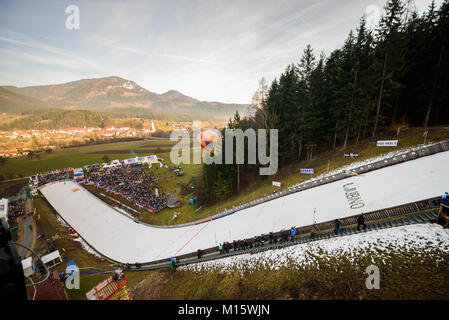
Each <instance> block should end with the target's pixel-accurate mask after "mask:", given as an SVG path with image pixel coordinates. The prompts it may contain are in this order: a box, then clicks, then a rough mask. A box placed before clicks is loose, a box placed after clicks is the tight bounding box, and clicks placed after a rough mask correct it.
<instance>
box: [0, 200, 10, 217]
mask: <svg viewBox="0 0 449 320" xmlns="http://www.w3.org/2000/svg"><path fill="white" fill-rule="evenodd" d="M0 218H5V219H8V199H6V198H3V199H1V200H0Z"/></svg>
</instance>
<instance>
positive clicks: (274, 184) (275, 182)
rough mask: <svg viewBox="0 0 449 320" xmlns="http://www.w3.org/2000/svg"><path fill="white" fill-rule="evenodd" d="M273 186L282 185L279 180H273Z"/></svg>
mask: <svg viewBox="0 0 449 320" xmlns="http://www.w3.org/2000/svg"><path fill="white" fill-rule="evenodd" d="M273 186H275V187H279V188H280V187H281V183H280V182H277V181H273Z"/></svg>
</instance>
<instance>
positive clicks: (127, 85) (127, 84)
mask: <svg viewBox="0 0 449 320" xmlns="http://www.w3.org/2000/svg"><path fill="white" fill-rule="evenodd" d="M122 87H123V88H125V89H129V90H132V89H134V85H133V84H132V82H131V81H126V82H125V83H123V84H122Z"/></svg>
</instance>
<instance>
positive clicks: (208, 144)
mask: <svg viewBox="0 0 449 320" xmlns="http://www.w3.org/2000/svg"><path fill="white" fill-rule="evenodd" d="M218 139H220V137H219V136H218V134H217V133H216V132H215V131H213V130H206V131H203V132H201V133H200V134H199V135H198V141H199V143H200V145H201V148H203V149H204V150H205V151H207V152H208V153H210V152H212V150H214V148H215V145H216V144H217V141H218Z"/></svg>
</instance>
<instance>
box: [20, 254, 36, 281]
mask: <svg viewBox="0 0 449 320" xmlns="http://www.w3.org/2000/svg"><path fill="white" fill-rule="evenodd" d="M22 268H23V274H24V275H25V277H29V276H31V275H32V274H33V273H34V270H33V260H32V259H31V257H29V258H26V259H23V260H22Z"/></svg>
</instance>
